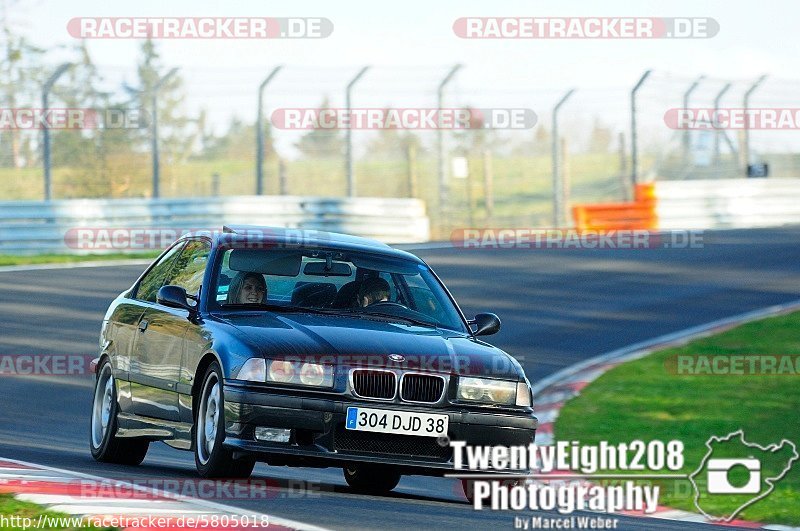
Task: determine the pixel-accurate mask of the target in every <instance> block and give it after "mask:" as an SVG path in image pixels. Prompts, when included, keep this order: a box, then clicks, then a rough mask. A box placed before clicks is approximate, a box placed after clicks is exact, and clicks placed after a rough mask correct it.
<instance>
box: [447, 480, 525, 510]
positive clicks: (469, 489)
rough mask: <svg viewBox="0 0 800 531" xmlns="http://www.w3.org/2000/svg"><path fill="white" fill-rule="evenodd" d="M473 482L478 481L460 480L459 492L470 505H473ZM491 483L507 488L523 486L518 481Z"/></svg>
mask: <svg viewBox="0 0 800 531" xmlns="http://www.w3.org/2000/svg"><path fill="white" fill-rule="evenodd" d="M475 481H479V480H475V479H472V478H461V490H462V491H463V492H464V497H465V498H466V499H467V501H468V502H469V504H470V505H475ZM482 481H486V480H482ZM491 482H492V483H499V484H500V485H502V486H504V487H507V488H511V487H516V486H519V485H523V484H524V481H522V480H519V479H502V480H497V479H494V480H492V481H491Z"/></svg>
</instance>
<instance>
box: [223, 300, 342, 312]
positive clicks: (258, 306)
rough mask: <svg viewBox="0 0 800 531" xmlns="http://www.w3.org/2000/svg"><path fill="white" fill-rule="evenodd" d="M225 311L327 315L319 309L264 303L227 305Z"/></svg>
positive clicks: (224, 306)
mask: <svg viewBox="0 0 800 531" xmlns="http://www.w3.org/2000/svg"><path fill="white" fill-rule="evenodd" d="M222 309H223V310H227V309H231V310H265V311H269V312H275V313H323V314H327V313H328V312H327V311H325V310H321V309H317V308H306V307H304V306H283V305H282V304H264V303H234V304H225V305H223V306H222Z"/></svg>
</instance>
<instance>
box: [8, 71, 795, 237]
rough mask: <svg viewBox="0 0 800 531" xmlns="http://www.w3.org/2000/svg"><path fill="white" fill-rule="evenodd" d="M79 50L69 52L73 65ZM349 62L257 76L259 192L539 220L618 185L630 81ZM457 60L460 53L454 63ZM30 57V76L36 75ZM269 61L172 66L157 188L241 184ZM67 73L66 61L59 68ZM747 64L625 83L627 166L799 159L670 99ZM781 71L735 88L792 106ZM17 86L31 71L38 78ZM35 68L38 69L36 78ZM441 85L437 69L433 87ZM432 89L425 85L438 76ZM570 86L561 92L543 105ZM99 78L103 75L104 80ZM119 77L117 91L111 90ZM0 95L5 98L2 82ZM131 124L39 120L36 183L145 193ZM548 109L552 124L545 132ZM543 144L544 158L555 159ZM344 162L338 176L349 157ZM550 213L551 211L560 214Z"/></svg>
mask: <svg viewBox="0 0 800 531" xmlns="http://www.w3.org/2000/svg"><path fill="white" fill-rule="evenodd" d="M80 68H82V67H80ZM361 68H362V67H353V68H338V67H337V68H334V67H322V68H311V67H300V66H292V65H286V66H284V67H283V68H282V69H281V70H280V71H279V72H277V73H276V75H275V76H274V78H273V79H271V80H270V82H269V83H268V84H266V86H264V87H263V91H262V92H261V98H262V107H263V123H264V143H263V145H264V152H263V156H264V162H263V188H262V190H263V193H265V194H269V195H281V194H283V195H315V196H333V197H338V196H345V195H347V194H348V193H353V194H354V195H357V196H364V197H366V196H371V197H417V198H421V199H423V200H425V202H426V204H427V205H428V211H429V214H430V217H431V221H432V227H433V233H434V237H440V238H441V237H447V236H448V234H449V232H450V230H452V229H453V228H457V227H470V226H471V227H530V226H539V227H544V226H551V225H552V224H553V223H554V212H553V208H554V206H553V203H554V201H553V199H554V193H553V190H554V185H555V184H556V183H562V185H561V186H560V187H557V188H556V189H560V190H562V192H561V193H562V194H563V197H562V202H561V204H562V205H563V208H564V213H566V212H568V207H569V206H570V205H571V204H574V203H578V202H603V201H620V200H625V199H629V196H630V190H631V184H632V180H633V176H632V174H633V164H632V160H631V156H632V142H633V139H632V125H631V89H632V88H633V86H634V84H635V83H636V80H626V81H625V82H620V83H619V84H618V86H615V87H611V88H592V87H580V86H578V87H564V88H563V90H550V89H541V88H536V87H517V86H510V85H509V84H508V83H504V82H503V80H496V79H492V80H490V79H486V80H483V81H482V84H483V86H479V85H475V84H468V83H466V82H464V81H463V80H462V77H463V76H460V75H459V72H455V73H454V75H453V76H452V78H451V79H450V80H448V82H447V83H446V84H445V85H444V86H441V85H442V83H443V81H444V80H445V79H446V77H447V75H448V73H449V72H450V71H451V69H452V66H445V67H441V68H437V67H391V68H390V67H385V66H380V65H373V66H371V67H369V68H368V69H367V70H366V71H365V72H364V73H363V76H361V77H360V78H359V79H358V80H355V81H354V78H355V76H356V74H358V73H359V71H360V70H361ZM463 68H464V69H468V68H470V67H469V65H464V66H463ZM73 70H74V71H75V73H67V74H66V75H65V77H63V78H62V79H60V80H59V81H57V82H56V83H54V85H53V88H52V91H51V92H52V93H51V94H50V98H49V105H50V108H51V109H56V108H66V107H70V106H72V105H74V104H75V102H76V101H90V102H91V103H92V104H93V105H98V106H102V105H103V104H104V101H105V102H110V101H112V100H113V102H114V103H113V105H116V106H117V107H121V108H141V110H143V111H144V115H145V116H151V115H152V108H150V107H151V106H150V105H149V101H150V98H149V97H146V96H148V95H142V94H137V93H136V92H135V91H134V90H132V89H130V87H128V90H122V91H120V87H123V88H124V87H126V86H127V82H128V80H129V79H132V78H133V77H134V76H135V74H136V72H135V70H133V69H129V68H123V67H97V68H96V76H97V77H96V79H97V81H98V83H97V84H98V86H99V87H101V88H102V90H101V91H100V92H99V93H98V94H93V96H92V97H91V98H85V97H84V98H83V99H81V98H80V97H79V96H80V95H79V94H76V85H77V86H78V88H79V80H80V79H81V77H80V69H79V67H76V68H74V69H73ZM46 73H47V72H44V73H43V74H41V77H43V79H42V82H43V80H44V75H45V74H46ZM268 74H269V72H254V71H252V70H243V69H230V70H228V71H220V70H219V69H199V68H195V69H180V70H179V71H178V72H177V74H176V77H178V78H179V81H180V82H179V83H177V84H176V86H175V87H172V88H171V89H170V91H169V93H165V92H163V89H162V93H160V94H159V98H160V99H159V114H158V116H159V138H158V149H159V153H160V160H159V165H158V166H159V170H160V171H159V184H160V186H159V191H160V195H161V196H162V197H182V196H210V197H213V196H223V195H224V196H230V195H251V194H254V193H256V190H257V181H256V174H257V172H256V153H257V138H258V136H257V135H258V132H257V127H256V114H257V111H256V109H257V102H258V98H259V86H260V85H261V84H262V83H263V82H264V80H265V79H266V77H267V75H268ZM70 76H71V77H70ZM755 81H756V80H725V79H714V78H709V77H701V76H700V75H697V76H684V75H681V76H674V75H670V74H669V73H665V72H658V71H655V72H653V73H652V75H650V76H649V77H648V78H647V79H646V80H645V81H644V82H643V84H642V86H641V88H640V89H639V91H638V92H637V94H636V145H637V147H638V164H637V168H638V176H637V178H638V180H639V181H640V182H643V181H648V180H654V179H669V180H673V179H700V178H702V179H714V178H730V177H742V176H745V175H746V174H747V166H748V164H756V163H765V164H767V165H768V167H769V170H768V171H769V176H770V177H798V176H800V175H798V172H799V171H800V168H798V165H799V164H800V156H798V153H799V152H800V150H798V135H797V131H796V130H762V129H758V130H755V129H753V130H743V129H738V130H734V129H724V128H716V129H715V128H704V129H694V130H681V129H676V128H674V127H671V126H670V125H669V123H668V122H669V120H668V118H667V116H668V113H669V112H670V111H671V110H674V109H682V108H714V107H715V106H716V107H717V108H720V109H724V108H742V107H743V105H744V103H743V102H744V97H745V93H747V91H748V90H749V89H751V88H752V87H753V86H754V83H755ZM351 83H352V86H351V88H350V105H351V107H352V108H354V109H383V110H387V109H417V110H424V109H437V108H438V107H439V106H440V105H441V107H442V108H446V109H451V108H452V109H481V110H483V111H484V114H485V111H486V110H492V109H494V110H497V109H528V110H531V111H533V112H534V113H535V115H536V123H535V125H533V124H530V123H528V124H526V126H525V127H519V128H486V127H475V128H471V129H443V130H436V129H431V128H409V129H403V128H383V129H381V128H358V129H351V130H350V131H349V134H350V138H351V141H350V144H349V145H350V146H351V148H350V158H351V161H352V162H351V163H349V164H348V142H347V136H348V131H347V128H346V127H344V128H342V127H339V128H330V129H290V128H285V127H281V124H280V123H276V120H275V119H274V118H275V116H276V114H275V113H276V111H279V110H281V109H320V108H328V109H334V110H337V109H338V110H341V109H346V108H347V104H348V101H347V87H348V84H351ZM799 85H800V83H799V82H797V81H791V80H782V79H774V78H769V77H768V78H766V80H764V81H763V82H762V83H761V84H760V85H758V86H757V87H756V88H755V89H754V90H752V91H751V92H750V96H749V106H750V107H751V108H778V107H783V108H786V107H791V106H792V104H793V101H794V98H795V96H794V94H796V90H797V88H798V86H799ZM29 86H36V83H33V85H29ZM38 86H41V85H38ZM440 86H441V87H440ZM440 89H441V90H440ZM568 89H575V90H574V93H573V94H572V95H571V96H570V97H569V98H568V99H567V100H566V101H565V102H564V103H563V105H562V106H561V107H560V109H559V112H558V116H557V120H556V121H554V119H553V118H554V116H553V111H554V107H555V105H556V104H557V103H558V102H559V101H560V100H561V99H562V97H564V96H565V94H566V92H567V90H568ZM103 91H105V92H103ZM120 94H123V95H126V96H125V97H127V100H125V97H121V96H120ZM7 99H8V98H7ZM40 106H41V94H40V93H38V92H37V91H35V90H27V91H25V92H22V93H20V92H17V93H16V94H15V95H14V99H13V101H6V102H5V105H4V107H6V108H7V109H8V108H28V107H30V108H35V107H40ZM139 125H140V126H141V127H139V128H138V129H135V130H134V131H127V130H124V129H119V130H109V129H103V128H97V129H94V128H88V129H76V130H51V131H50V133H51V153H52V155H51V161H52V162H51V164H52V197H53V198H54V199H61V198H76V197H149V196H151V195H152V193H153V188H154V186H153V172H154V170H153V165H152V151H153V143H152V137H153V128H152V123H151V121H149V120H148V121H146V123H142V124H139ZM554 127H555V128H557V130H558V138H557V139H554V138H553V130H554ZM42 138H43V132H42V129H41V128H31V129H24V128H9V127H8V126H7V124H6V126H5V127H0V175H2V176H3V178H2V182H3V186H2V187H0V200H9V199H12V200H13V199H29V200H36V199H42V198H43V187H44V177H43V175H44V171H43V162H44V161H43V155H42ZM554 159H557V160H558V161H559V169H558V170H557V173H556V174H555V177H554V172H556V170H555V169H554ZM348 173H349V174H350V176H349V175H348ZM562 219H566V215H565V216H564V217H563V218H562Z"/></svg>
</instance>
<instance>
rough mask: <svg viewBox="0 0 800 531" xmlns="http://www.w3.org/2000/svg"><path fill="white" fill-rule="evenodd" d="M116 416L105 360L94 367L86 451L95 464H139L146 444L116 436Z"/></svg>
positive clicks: (108, 365)
mask: <svg viewBox="0 0 800 531" xmlns="http://www.w3.org/2000/svg"><path fill="white" fill-rule="evenodd" d="M118 413H119V403H118V402H117V382H116V379H115V378H114V371H113V368H112V367H111V361H110V360H109V359H108V358H105V359H104V360H103V361H102V363H101V364H100V366H98V367H97V377H96V379H95V384H94V398H93V400H92V418H91V424H90V426H89V448H90V449H91V451H92V457H94V459H95V460H96V461H100V462H103V463H115V464H119V465H139V464H141V463H142V461H144V457H145V455H147V450H148V448H149V447H150V441H149V440H147V439H134V438H123V437H117V426H118V424H117V414H118Z"/></svg>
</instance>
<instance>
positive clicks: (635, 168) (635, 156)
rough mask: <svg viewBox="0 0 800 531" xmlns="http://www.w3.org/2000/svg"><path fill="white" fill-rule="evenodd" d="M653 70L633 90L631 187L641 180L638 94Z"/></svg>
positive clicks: (647, 71) (648, 71) (646, 72)
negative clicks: (637, 127) (637, 114)
mask: <svg viewBox="0 0 800 531" xmlns="http://www.w3.org/2000/svg"><path fill="white" fill-rule="evenodd" d="M652 72H653V71H652V70H646V71H645V73H644V74H642V77H640V78H639V81H638V82H637V83H636V85H634V87H633V89H631V185H632V186H635V185H636V184H637V182H638V179H639V147H638V140H639V138H638V136H637V132H636V93H637V92H638V91H639V89H640V88H641V87H642V85H643V84H644V82H645V81H646V80H647V78H648V77H650V74H651V73H652Z"/></svg>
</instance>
